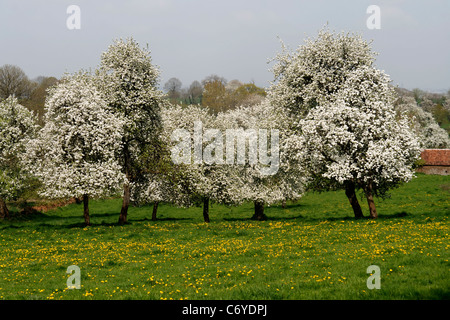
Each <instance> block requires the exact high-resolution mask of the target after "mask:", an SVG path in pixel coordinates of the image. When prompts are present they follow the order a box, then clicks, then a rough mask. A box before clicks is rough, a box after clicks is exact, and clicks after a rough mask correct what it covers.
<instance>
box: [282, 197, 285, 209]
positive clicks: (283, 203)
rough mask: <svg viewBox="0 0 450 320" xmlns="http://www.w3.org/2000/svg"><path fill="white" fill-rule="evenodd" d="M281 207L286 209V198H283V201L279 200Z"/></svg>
mask: <svg viewBox="0 0 450 320" xmlns="http://www.w3.org/2000/svg"><path fill="white" fill-rule="evenodd" d="M281 207H282V208H283V209H286V199H284V200H283V201H281Z"/></svg>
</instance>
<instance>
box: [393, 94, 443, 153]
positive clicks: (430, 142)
mask: <svg viewBox="0 0 450 320" xmlns="http://www.w3.org/2000/svg"><path fill="white" fill-rule="evenodd" d="M395 110H396V111H397V113H398V114H402V115H404V116H407V117H408V118H409V126H410V128H411V130H412V131H413V132H414V133H415V134H416V135H417V136H418V138H419V142H420V144H421V146H422V148H424V149H445V148H450V138H449V136H448V133H447V131H446V130H445V129H443V128H441V127H440V126H439V124H438V123H437V122H436V120H435V119H434V117H433V115H432V114H431V112H428V111H426V110H424V109H423V108H421V107H420V106H418V105H417V102H416V100H415V99H414V98H413V97H402V98H401V99H400V102H399V103H398V104H397V105H396V107H395Z"/></svg>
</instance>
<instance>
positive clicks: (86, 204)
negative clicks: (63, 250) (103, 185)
mask: <svg viewBox="0 0 450 320" xmlns="http://www.w3.org/2000/svg"><path fill="white" fill-rule="evenodd" d="M83 215H84V224H85V225H86V226H89V225H91V219H90V217H89V196H88V195H87V194H84V195H83Z"/></svg>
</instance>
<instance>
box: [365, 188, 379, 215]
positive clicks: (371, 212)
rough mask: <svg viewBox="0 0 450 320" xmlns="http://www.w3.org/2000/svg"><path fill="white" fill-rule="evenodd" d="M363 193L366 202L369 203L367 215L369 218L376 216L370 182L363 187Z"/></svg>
mask: <svg viewBox="0 0 450 320" xmlns="http://www.w3.org/2000/svg"><path fill="white" fill-rule="evenodd" d="M364 193H365V194H366V198H367V204H368V205H369V217H370V218H371V219H376V218H378V213H377V208H376V207H375V202H374V201H373V194H372V183H371V182H370V183H369V184H368V185H367V186H366V187H365V188H364Z"/></svg>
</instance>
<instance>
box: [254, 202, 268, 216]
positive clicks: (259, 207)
mask: <svg viewBox="0 0 450 320" xmlns="http://www.w3.org/2000/svg"><path fill="white" fill-rule="evenodd" d="M254 204H255V214H254V215H253V217H252V220H258V221H264V220H267V216H266V215H265V214H264V202H262V201H255V202H254Z"/></svg>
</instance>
